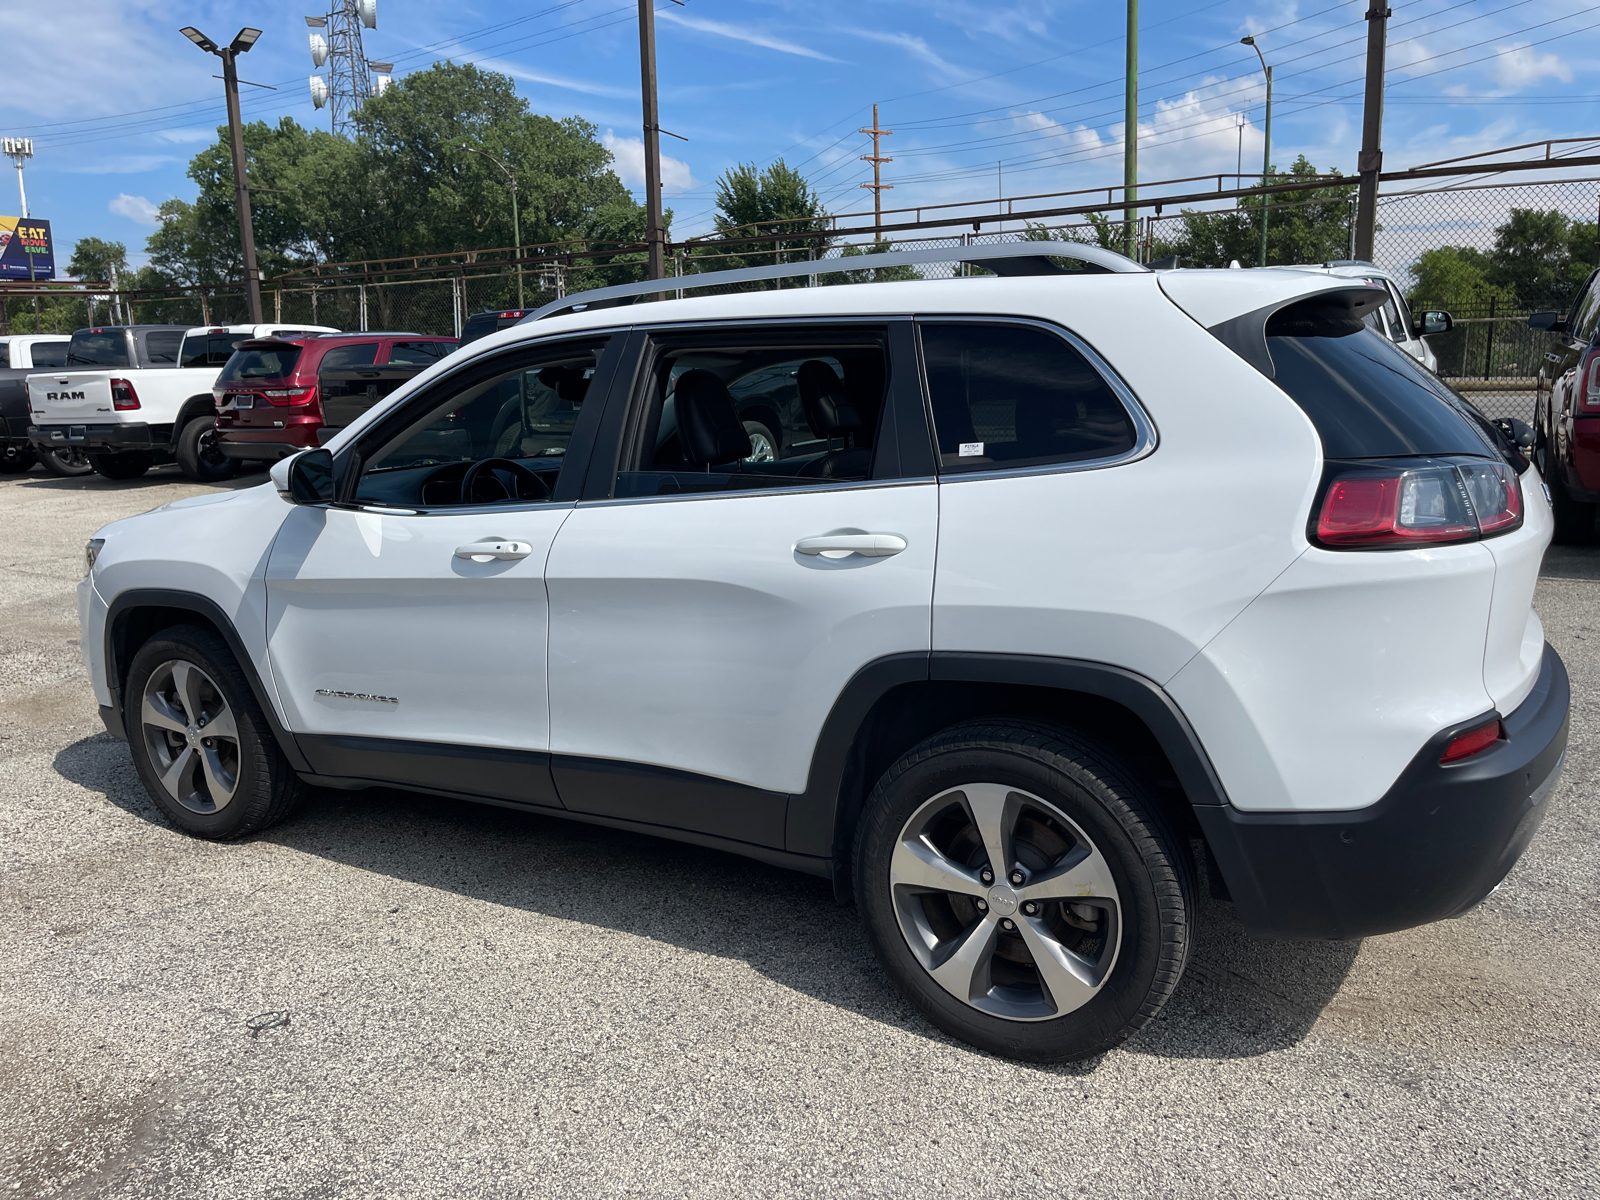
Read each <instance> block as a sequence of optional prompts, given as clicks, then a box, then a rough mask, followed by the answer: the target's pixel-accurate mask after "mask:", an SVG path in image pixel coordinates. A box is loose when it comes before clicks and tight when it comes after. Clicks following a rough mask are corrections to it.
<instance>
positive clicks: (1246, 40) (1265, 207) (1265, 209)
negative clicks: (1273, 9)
mask: <svg viewBox="0 0 1600 1200" xmlns="http://www.w3.org/2000/svg"><path fill="white" fill-rule="evenodd" d="M1239 44H1240V45H1241V46H1249V47H1250V49H1252V50H1254V51H1255V52H1256V57H1257V58H1259V59H1260V60H1261V70H1262V71H1263V72H1264V73H1265V74H1266V77H1267V117H1266V120H1265V121H1264V122H1262V130H1261V135H1262V136H1261V189H1262V190H1261V265H1262V266H1263V267H1264V266H1266V265H1267V222H1268V220H1270V219H1271V217H1272V198H1271V197H1270V196H1268V195H1267V192H1266V187H1267V182H1268V180H1270V179H1271V178H1272V68H1271V67H1269V66H1267V56H1266V55H1264V54H1262V53H1261V47H1260V46H1258V45H1256V39H1255V38H1253V37H1242V38H1240V39H1239Z"/></svg>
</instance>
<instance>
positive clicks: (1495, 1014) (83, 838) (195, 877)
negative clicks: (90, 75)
mask: <svg viewBox="0 0 1600 1200" xmlns="http://www.w3.org/2000/svg"><path fill="white" fill-rule="evenodd" d="M261 478H262V477H261V476H259V475H255V476H251V477H248V478H247V479H245V480H241V481H238V482H237V483H236V484H234V485H232V486H254V485H256V484H257V482H258V481H259V480H261ZM202 490H209V489H205V488H201V487H198V486H196V485H191V484H187V483H185V482H184V481H183V480H182V479H181V478H179V477H178V476H177V475H176V474H175V472H174V471H173V469H172V468H163V469H161V470H158V471H155V472H153V473H151V474H150V475H149V476H147V477H145V478H144V479H141V480H137V481H134V482H131V483H121V484H117V483H109V482H107V481H105V480H102V479H99V478H97V477H90V478H88V479H81V480H79V479H75V480H61V479H53V478H48V477H46V476H43V475H41V474H39V473H38V472H34V473H31V474H29V475H26V476H22V477H8V478H6V479H5V480H4V481H0V557H3V559H4V563H5V570H4V574H3V576H0V614H3V616H0V826H3V832H0V904H3V909H4V914H5V920H4V924H3V927H0V948H3V955H0V1111H3V1112H4V1113H5V1114H6V1115H5V1118H4V1133H3V1134H0V1195H4V1194H8V1193H7V1191H6V1189H10V1193H9V1194H19V1195H23V1196H29V1197H47V1196H96V1197H101V1196H105V1197H122V1196H163V1197H164V1196H174V1197H189V1196H194V1197H235V1196H238V1197H312V1196H339V1197H367V1196H371V1197H399V1196H406V1197H410V1196H440V1197H474V1196H493V1197H500V1196H615V1195H648V1196H679V1195H682V1196H725V1195H726V1196H741V1197H744V1196H751V1195H758V1196H768V1195H772V1196H812V1195H819V1194H828V1195H864V1196H868V1195H869V1196H881V1195H895V1196H902V1195H903V1196H930V1197H950V1196H971V1197H1026V1196H1041V1195H1061V1196H1080V1195H1096V1196H1163V1197H1165V1196H1229V1195H1250V1196H1338V1197H1369V1196H1370V1197H1410V1196H1435V1195H1438V1196H1457V1195H1469V1196H1481V1195H1496V1196H1576V1195H1579V1194H1590V1195H1593V1194H1596V1193H1597V1192H1600V1146H1597V1145H1596V1138H1597V1133H1600V1005H1597V1003H1596V1001H1597V999H1600V996H1597V992H1600V854H1597V850H1596V829H1597V822H1596V817H1595V809H1594V802H1595V798H1596V795H1597V792H1600V703H1597V697H1600V653H1597V651H1600V548H1591V549H1584V550H1557V551H1554V552H1552V554H1551V555H1550V556H1549V558H1548V559H1547V561H1546V565H1545V572H1544V579H1543V581H1542V583H1541V585H1540V590H1539V595H1538V604H1539V609H1540V612H1541V614H1542V616H1543V618H1544V622H1545V627H1546V630H1547V632H1548V635H1549V637H1550V640H1551V641H1552V642H1553V643H1554V644H1555V646H1556V648H1557V649H1558V650H1559V651H1560V653H1561V654H1562V656H1563V657H1564V658H1565V659H1566V662H1567V666H1568V669H1569V671H1570V672H1571V675H1572V683H1573V693H1574V707H1573V714H1572V738H1571V747H1570V750H1569V754H1568V760H1567V768H1566V775H1565V779H1564V781H1563V783H1562V784H1561V786H1560V788H1559V789H1558V790H1557V791H1556V793H1555V794H1554V796H1553V797H1552V798H1551V800H1550V806H1551V810H1550V814H1549V817H1548V818H1547V820H1546V821H1545V824H1544V828H1543V830H1542V832H1541V833H1540V834H1539V836H1538V837H1537V839H1536V840H1535V842H1534V844H1533V847H1532V849H1531V850H1530V852H1529V853H1528V855H1527V856H1526V857H1525V858H1524V860H1523V861H1522V863H1521V864H1520V865H1519V866H1518V867H1517V869H1516V870H1515V871H1514V872H1513V873H1512V875H1511V877H1510V879H1509V880H1508V882H1507V883H1506V885H1505V886H1504V887H1503V888H1501V890H1500V891H1499V892H1498V893H1496V894H1495V895H1494V896H1493V897H1492V898H1491V899H1490V900H1489V901H1488V903H1486V904H1485V905H1484V906H1482V907H1481V908H1479V909H1478V910H1477V911H1475V912H1473V913H1471V914H1470V915H1468V916H1466V917H1464V918H1462V919H1459V920H1456V921H1449V922H1444V923H1441V924H1437V925H1433V926H1429V927H1426V928H1423V929H1418V930H1413V931H1410V932H1407V933H1401V934H1394V935H1391V936H1388V937H1382V938H1370V939H1367V940H1366V941H1364V942H1353V943H1289V944H1282V943H1262V942H1254V941H1251V940H1250V939H1248V938H1246V937H1245V936H1244V935H1243V934H1242V933H1241V932H1240V930H1239V927H1238V926H1237V924H1236V922H1235V921H1234V918H1233V916H1232V912H1231V909H1230V907H1229V906H1228V905H1226V904H1218V903H1210V904H1208V907H1207V908H1206V910H1205V912H1204V914H1203V920H1202V929H1201V937H1200V944H1199V948H1198V951H1197V953H1196V956H1195V959H1194V962H1193V965H1192V966H1191V967H1190V969H1189V973H1188V976H1187V977H1186V979H1185V981H1184V983H1183V985H1182V987H1181V988H1180V990H1179V992H1178V994H1177V995H1176V997H1175V998H1174V999H1173V1001H1172V1002H1171V1003H1170V1004H1169V1005H1168V1007H1167V1009H1166V1010H1165V1012H1164V1013H1163V1014H1162V1016H1161V1017H1160V1019H1158V1020H1157V1021H1155V1022H1154V1023H1153V1024H1152V1025H1151V1026H1150V1027H1149V1028H1148V1029H1146V1030H1145V1031H1144V1033H1143V1034H1142V1035H1141V1036H1139V1037H1138V1038H1136V1039H1135V1040H1134V1041H1132V1042H1131V1043H1129V1044H1128V1046H1126V1047H1125V1048H1124V1049H1122V1050H1120V1051H1117V1052H1115V1053H1112V1054H1110V1055H1107V1056H1105V1057H1104V1058H1103V1059H1100V1060H1097V1061H1094V1062H1091V1063H1087V1064H1079V1065H1076V1066H1068V1067H1037V1066H1027V1065H1020V1064H1016V1063H1010V1062H1006V1061H1002V1060H999V1059H994V1058H989V1057H986V1056H984V1055H982V1054H979V1053H976V1052H974V1051H972V1050H969V1049H967V1048H966V1047H965V1046H963V1045H960V1044H958V1043H955V1042H953V1041H951V1040H949V1039H948V1038H945V1037H944V1036H942V1035H941V1034H939V1033H937V1032H936V1031H934V1030H933V1029H932V1028H931V1027H930V1026H928V1025H927V1024H926V1023H924V1022H923V1021H922V1020H921V1019H920V1018H919V1017H918V1016H917V1015H916V1014H915V1012H914V1011H913V1010H912V1009H911V1008H910V1007H909V1006H908V1005H906V1004H905V1003H903V1002H902V1001H901V1000H900V999H899V998H898V997H897V996H896V995H895V994H894V993H893V992H892V991H891V990H890V989H889V987H888V985H887V983H886V982H885V981H884V980H883V978H882V977H881V976H880V974H879V972H878V969H877V967H876V965H875V964H874V963H873V961H872V960H871V957H870V955H869V953H868V951H867V948H866V945H865V943H864V941H863V939H862V937H861V934H860V932H859V930H858V928H857V926H856V922H855V918H854V915H853V913H851V912H849V911H847V910H843V909H840V908H838V907H837V906H835V904H834V902H833V900H832V896H831V891H830V889H829V887H828V885H827V884H825V883H823V882H821V881H818V880H815V879H810V878H806V877H803V876H800V875H794V874H789V873H786V872H783V871H780V870H777V869H775V868H770V867H766V866H763V865H760V864H757V863H753V862H747V861H745V860H742V859H738V858H733V857H728V856H725V855H722V854H720V853H715V852H711V851H705V850H700V849H697V848H693V847H688V846H681V845H676V844H673V843H666V842H657V841H653V840H650V839H646V838H643V837H637V836H633V835H629V834H619V833H616V832H612V831H608V830H603V829H596V828H591V827H588V826H584V825H578V824H572V823H567V822H562V821H555V820H548V819H543V818H535V817H530V816H525V815H522V814H519V813H514V812H508V811H504V810H500V809H494V808H486V807H477V806H472V805H467V804H460V803H455V802H451V801H446V800H437V799H428V798H418V797H414V796H406V795H403V794H400V793H395V792H380V791H372V792H366V793H358V794H344V793H321V794H318V795H317V796H316V798H315V800H314V801H313V802H312V803H311V804H310V805H309V806H308V808H307V809H306V810H305V811H304V812H302V814H301V815H300V816H298V817H297V818H295V819H294V820H293V821H291V822H290V823H289V824H287V825H285V826H282V827H280V828H277V829H274V830H271V831H269V832H268V833H267V834H266V835H264V836H261V837H257V838H254V839H251V840H249V841H247V842H244V843H242V844H233V845H213V844H210V843H206V842H200V841H195V840H191V839H190V838H187V837H185V836H183V835H181V834H179V833H177V832H175V831H174V830H173V829H171V828H170V827H168V826H167V825H166V824H165V823H164V822H163V821H162V820H161V818H160V817H159V816H158V815H157V813H156V812H155V810H154V808H153V807H152V806H151V805H150V803H149V802H148V801H147V800H146V798H145V796H144V793H143V790H142V789H141V787H140V785H139V783H138V780H137V779H136V777H135V775H134V772H133V768H132V765H131V763H130V760H129V757H128V752H127V749H126V748H125V747H124V746H123V745H122V743H120V742H118V741H116V740H114V739H112V738H111V737H109V736H107V735H106V734H105V733H104V732H103V730H102V729H101V726H100V722H99V718H98V716H97V715H96V712H95V704H94V700H93V697H92V695H91V693H90V690H89V686H88V682H87V679H86V677H85V674H84V671H83V667H82V665H81V663H80V661H79V658H78V649H77V618H76V611H75V606H74V598H73V588H74V586H75V584H76V583H77V580H78V578H79V577H80V576H81V575H82V573H83V542H84V540H85V539H86V538H87V537H88V536H89V535H90V534H91V533H92V532H93V531H94V530H95V529H96V528H97V527H99V526H100V525H102V524H104V523H106V522H107V521H110V520H112V519H115V518H117V517H120V516H124V515H127V514H130V513H135V512H139V511H142V510H144V509H147V508H150V507H152V506H153V505H156V504H159V503H163V502H165V501H168V500H172V499H176V498H178V497H179V496H183V495H189V494H193V493H194V492H197V491H202ZM273 1014H276V1015H273Z"/></svg>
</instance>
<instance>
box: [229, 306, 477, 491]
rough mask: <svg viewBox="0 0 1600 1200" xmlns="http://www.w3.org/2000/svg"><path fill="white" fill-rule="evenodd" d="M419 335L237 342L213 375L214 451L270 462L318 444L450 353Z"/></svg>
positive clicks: (448, 346) (438, 340) (448, 345)
mask: <svg viewBox="0 0 1600 1200" xmlns="http://www.w3.org/2000/svg"><path fill="white" fill-rule="evenodd" d="M458 345H459V343H458V342H457V340H456V339H455V338H450V337H433V336H431V335H428V334H421V333H331V334H308V335H306V336H304V337H288V338H258V339H256V340H254V341H248V342H241V343H240V344H239V347H238V349H237V350H235V351H234V354H233V357H232V358H230V359H229V360H228V364H227V366H225V367H223V369H222V374H221V375H219V376H218V377H217V382H216V386H215V388H214V389H213V390H212V396H213V397H214V398H215V401H216V409H217V423H216V431H217V440H216V445H217V449H219V450H221V451H222V453H223V454H225V455H226V456H227V457H229V458H232V459H241V460H255V461H259V462H275V461H276V460H278V459H280V458H286V457H288V456H289V455H291V454H294V453H297V452H298V451H301V450H304V449H306V448H308V447H310V446H319V445H321V444H322V443H323V442H324V441H326V440H327V438H328V437H329V436H331V434H332V433H334V432H335V431H337V430H339V429H342V428H343V427H344V426H346V425H348V424H349V423H350V422H351V421H353V420H355V418H356V417H358V416H360V415H361V414H362V413H364V412H366V411H367V409H369V408H371V407H372V406H373V405H374V404H376V403H377V402H378V401H379V400H382V399H383V398H384V397H385V396H387V395H389V393H390V392H393V391H394V390H395V389H396V388H398V387H399V386H400V385H401V384H403V383H405V382H406V380H408V379H411V378H412V377H413V376H415V375H417V374H418V373H420V372H422V371H424V370H426V369H427V368H428V367H431V366H432V365H433V364H434V363H436V362H438V361H439V360H440V359H441V358H443V357H444V356H445V355H447V354H449V353H450V352H451V351H452V350H454V349H455V348H456V347H457V346H458Z"/></svg>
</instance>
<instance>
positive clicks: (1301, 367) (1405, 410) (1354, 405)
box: [1267, 328, 1499, 458]
mask: <svg viewBox="0 0 1600 1200" xmlns="http://www.w3.org/2000/svg"><path fill="white" fill-rule="evenodd" d="M1267 351H1268V353H1269V354H1270V355H1271V356H1272V365H1273V368H1274V371H1275V375H1274V382H1275V383H1277V385H1278V386H1279V387H1281V388H1282V389H1283V390H1284V391H1285V392H1287V393H1289V396H1290V398H1291V399H1293V400H1294V402H1295V403H1296V404H1298V405H1299V406H1300V407H1301V409H1303V410H1304V411H1305V414H1306V416H1308V417H1310V418H1311V423H1312V424H1313V425H1315V426H1316V427H1317V432H1318V433H1319V434H1320V435H1321V437H1322V448H1323V453H1324V454H1325V455H1326V456H1327V457H1328V458H1394V457H1400V456H1405V455H1431V454H1475V455H1493V456H1496V457H1498V455H1499V451H1498V450H1497V449H1496V448H1495V447H1494V446H1493V444H1491V443H1490V442H1489V441H1488V439H1487V437H1486V436H1485V435H1483V434H1482V433H1480V432H1479V431H1478V429H1477V427H1476V425H1475V424H1474V423H1473V421H1472V419H1471V417H1470V416H1469V415H1468V414H1467V412H1466V410H1465V406H1464V405H1462V404H1460V402H1459V401H1457V400H1456V399H1455V397H1454V396H1453V395H1452V394H1451V393H1450V391H1449V389H1448V388H1446V387H1445V386H1444V385H1443V384H1442V383H1440V382H1439V381H1438V380H1436V379H1434V378H1433V377H1432V376H1431V375H1429V374H1428V372H1427V371H1426V370H1425V369H1424V368H1423V367H1421V366H1419V365H1418V364H1417V362H1416V361H1415V360H1414V359H1413V358H1412V357H1411V356H1410V355H1409V354H1407V353H1406V352H1405V351H1403V350H1401V349H1400V348H1399V347H1397V346H1395V345H1394V344H1393V343H1392V342H1391V341H1389V339H1388V338H1386V337H1384V336H1383V335H1382V334H1380V333H1377V332H1374V331H1373V330H1371V329H1366V328H1363V329H1361V330H1360V332H1358V333H1346V334H1344V335H1343V336H1341V337H1317V336H1285V335H1274V334H1270V333H1269V335H1268V337H1267Z"/></svg>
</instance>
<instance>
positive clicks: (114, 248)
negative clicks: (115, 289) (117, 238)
mask: <svg viewBox="0 0 1600 1200" xmlns="http://www.w3.org/2000/svg"><path fill="white" fill-rule="evenodd" d="M67 274H68V275H69V276H70V277H72V278H73V279H82V280H84V281H86V282H89V283H105V282H109V281H110V279H111V277H112V276H113V275H115V276H117V277H118V281H119V282H120V281H122V280H125V279H127V278H128V248H127V247H126V246H124V245H123V244H122V243H121V242H107V241H104V240H102V239H100V238H97V237H86V238H79V239H78V240H77V241H76V242H74V243H73V246H72V260H71V261H70V262H68V263H67Z"/></svg>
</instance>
